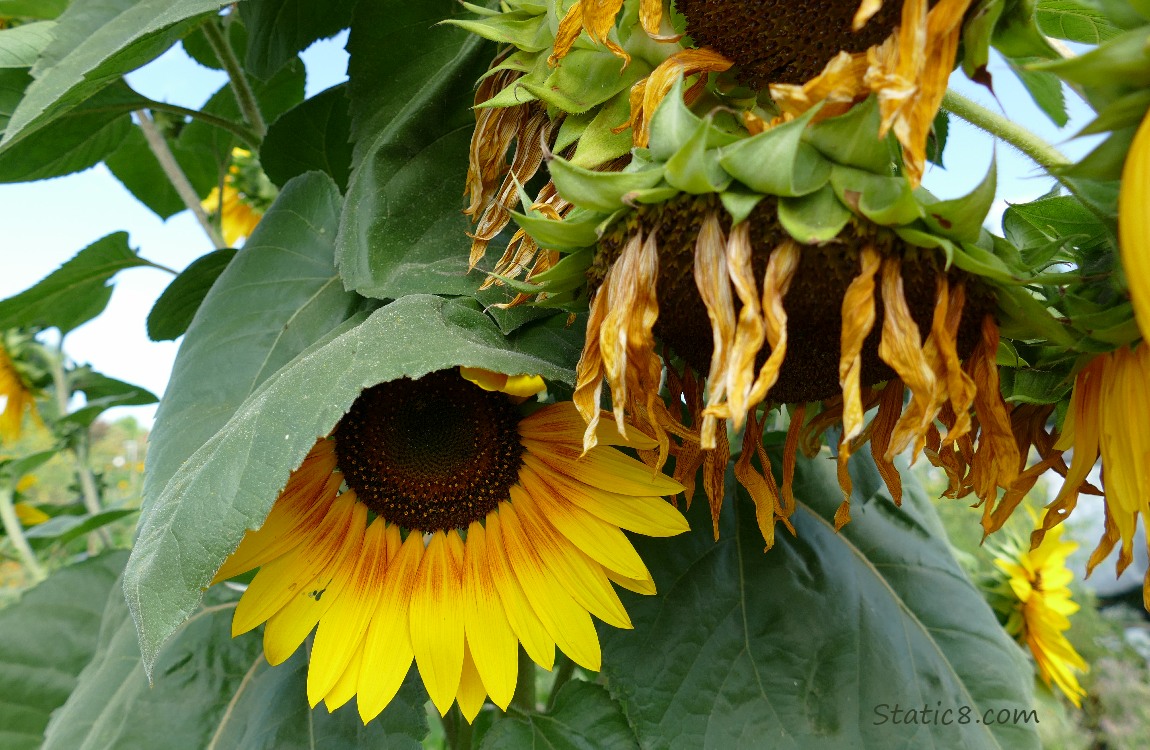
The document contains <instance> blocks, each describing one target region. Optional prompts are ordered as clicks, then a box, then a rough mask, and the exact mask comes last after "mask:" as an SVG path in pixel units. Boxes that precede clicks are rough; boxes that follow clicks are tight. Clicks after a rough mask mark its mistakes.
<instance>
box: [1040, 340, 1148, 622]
mask: <svg viewBox="0 0 1150 750" xmlns="http://www.w3.org/2000/svg"><path fill="white" fill-rule="evenodd" d="M1145 414H1150V348H1148V347H1147V346H1146V344H1145V343H1144V342H1143V343H1140V344H1138V345H1137V346H1135V347H1133V348H1128V347H1124V348H1122V349H1118V350H1117V351H1113V352H1109V353H1107V354H1100V355H1098V356H1096V357H1094V359H1092V360H1091V361H1090V362H1089V363H1088V364H1087V365H1086V367H1084V368H1083V369H1082V371H1081V372H1079V373H1078V376H1077V378H1076V379H1075V381H1074V391H1073V393H1072V394H1071V397H1070V408H1069V410H1068V411H1067V413H1066V419H1065V421H1064V422H1063V427H1062V434H1061V436H1060V437H1059V439H1058V442H1057V443H1056V444H1055V446H1054V447H1055V448H1056V449H1057V450H1059V451H1065V450H1069V449H1070V448H1073V449H1074V453H1073V456H1072V458H1071V461H1070V468H1069V470H1068V471H1067V473H1066V480H1065V482H1064V483H1063V485H1062V489H1061V491H1060V492H1059V493H1058V495H1057V497H1055V498H1054V501H1053V502H1052V503H1051V504H1050V506H1049V511H1048V513H1047V514H1046V518H1045V519H1044V520H1043V525H1042V528H1040V529H1038V530H1037V531H1035V532H1034V535H1033V543H1034V544H1035V545H1038V544H1041V543H1042V539H1043V536H1044V535H1045V534H1048V533H1050V532H1051V530H1052V529H1054V528H1055V527H1056V525H1057V524H1059V523H1061V522H1062V521H1063V520H1065V519H1066V517H1067V516H1069V515H1070V513H1071V512H1072V511H1073V510H1074V507H1075V506H1076V505H1077V503H1078V495H1079V493H1080V492H1082V491H1083V489H1084V488H1088V487H1089V485H1087V484H1086V477H1087V476H1088V475H1089V473H1090V471H1091V469H1093V468H1094V464H1095V463H1096V462H1097V461H1098V459H1099V458H1101V459H1102V482H1103V486H1102V491H1103V493H1104V494H1105V496H1106V528H1105V531H1104V532H1103V536H1102V539H1101V540H1099V542H1098V546H1097V548H1096V549H1095V550H1094V552H1093V553H1092V554H1091V555H1090V560H1089V562H1088V563H1087V571H1088V572H1092V571H1093V570H1094V567H1095V566H1096V565H1098V563H1100V562H1101V561H1102V560H1104V559H1106V557H1107V556H1108V555H1109V554H1110V552H1111V551H1112V550H1113V549H1114V547H1115V546H1116V545H1119V543H1120V547H1119V554H1118V562H1117V565H1116V567H1117V573H1118V575H1121V574H1122V571H1124V570H1125V569H1126V567H1127V566H1128V565H1129V564H1130V562H1131V561H1132V560H1133V557H1134V534H1135V530H1136V528H1137V525H1138V520H1139V518H1141V519H1142V523H1143V524H1146V523H1147V521H1148V520H1150V464H1147V456H1150V432H1148V431H1147V429H1146V426H1145V424H1144V422H1143V421H1142V417H1141V416H1140V415H1145ZM1142 596H1143V600H1144V603H1145V604H1146V606H1147V608H1148V609H1150V574H1148V575H1147V577H1146V580H1145V581H1143V584H1142Z"/></svg>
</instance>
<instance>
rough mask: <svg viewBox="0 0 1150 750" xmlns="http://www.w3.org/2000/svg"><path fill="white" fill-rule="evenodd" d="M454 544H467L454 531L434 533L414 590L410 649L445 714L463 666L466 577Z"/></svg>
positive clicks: (454, 692) (432, 697) (432, 694)
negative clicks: (452, 546)
mask: <svg viewBox="0 0 1150 750" xmlns="http://www.w3.org/2000/svg"><path fill="white" fill-rule="evenodd" d="M453 544H459V545H462V541H461V540H460V538H459V534H458V532H456V531H454V530H453V531H449V532H446V533H445V532H442V531H437V532H435V533H434V534H432V536H431V542H430V543H429V544H428V545H427V550H426V551H425V552H424V554H423V559H422V560H421V561H420V563H419V573H418V581H417V583H416V585H415V590H414V591H413V592H412V595H411V649H412V651H413V652H414V653H415V663H416V664H417V665H418V667H419V674H420V676H421V677H422V678H423V684H424V685H426V686H427V694H428V695H429V696H431V702H432V703H434V704H435V707H436V708H438V709H439V713H440V715H443V714H446V713H447V711H448V709H450V708H451V704H452V702H454V700H455V694H456V692H458V690H459V678H460V674H461V670H462V669H463V618H462V617H460V616H459V615H460V613H461V612H462V611H463V577H462V571H461V570H460V567H459V564H458V563H457V562H456V560H455V558H454V556H453V554H452V550H451V545H453ZM461 552H462V550H461Z"/></svg>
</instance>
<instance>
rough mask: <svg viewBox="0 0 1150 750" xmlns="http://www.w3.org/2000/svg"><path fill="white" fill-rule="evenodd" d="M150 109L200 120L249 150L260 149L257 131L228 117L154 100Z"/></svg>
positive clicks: (151, 101)
mask: <svg viewBox="0 0 1150 750" xmlns="http://www.w3.org/2000/svg"><path fill="white" fill-rule="evenodd" d="M148 109H150V110H152V111H154V112H170V113H172V114H174V115H180V116H181V117H190V118H192V119H193V120H200V121H201V122H203V123H206V124H208V125H211V126H213V127H216V128H219V129H221V130H226V131H228V132H229V133H231V134H232V135H234V136H235V137H236V138H239V139H240V140H241V141H243V144H244V145H245V146H247V147H248V148H249V149H253V150H256V149H259V147H260V137H259V136H258V135H256V133H255V131H253V130H252V129H251V128H248V127H245V126H244V125H241V124H240V123H238V122H232V121H231V120H229V119H227V118H226V117H217V116H216V115H213V114H211V113H208V112H201V111H200V110H198V109H189V108H188V107H181V106H180V105H178V104H169V103H168V102H158V101H156V100H154V99H149V100H148Z"/></svg>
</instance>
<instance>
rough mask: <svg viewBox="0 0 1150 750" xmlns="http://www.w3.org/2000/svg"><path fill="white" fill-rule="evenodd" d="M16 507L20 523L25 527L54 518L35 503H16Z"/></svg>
mask: <svg viewBox="0 0 1150 750" xmlns="http://www.w3.org/2000/svg"><path fill="white" fill-rule="evenodd" d="M15 508H16V517H17V518H18V519H20V525H21V526H23V527H24V528H27V527H29V526H37V525H39V524H42V523H44V522H45V521H47V520H49V519H51V518H52V517H51V516H49V515H48V514H47V513H45V512H44V511H42V510H40V509H39V508H37V507H36V506H35V505H31V504H29V503H15Z"/></svg>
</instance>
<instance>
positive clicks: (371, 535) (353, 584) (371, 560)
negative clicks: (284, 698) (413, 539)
mask: <svg viewBox="0 0 1150 750" xmlns="http://www.w3.org/2000/svg"><path fill="white" fill-rule="evenodd" d="M385 530H386V524H385V523H384V521H383V519H382V518H376V519H375V521H373V522H372V524H371V526H370V527H368V529H367V533H366V534H364V539H363V547H362V549H361V551H360V554H359V555H358V559H357V560H356V561H355V564H354V570H353V572H352V574H351V575H350V576H348V580H347V584H346V585H345V586H344V587H343V588H342V590H341V591H339V592H338V595H337V596H336V598H335V601H333V602H332V604H331V607H330V608H329V609H328V611H327V612H326V613H325V614H324V616H323V618H322V619H321V620H320V623H319V628H318V629H317V630H316V633H315V642H314V643H313V645H312V650H311V666H310V667H309V668H308V673H307V692H308V701H309V702H310V703H311V705H313V706H314V705H316V704H317V703H319V701H320V700H321V699H323V698H324V696H326V695H327V694H328V693H329V692H330V691H331V690H332V688H333V687H334V686H335V684H336V682H338V681H339V679H340V677H341V676H342V675H343V673H344V672H345V671H346V670H347V665H348V662H349V661H350V660H351V658H352V655H353V654H354V652H355V649H356V648H357V647H358V645H359V643H360V642H361V641H362V640H363V638H364V635H365V634H366V633H367V628H368V625H369V624H370V622H371V618H372V616H373V615H374V614H375V613H376V608H377V607H378V605H379V597H380V594H381V592H382V590H383V582H384V578H385V576H386V568H387V542H386V540H385V537H386V535H385Z"/></svg>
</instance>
